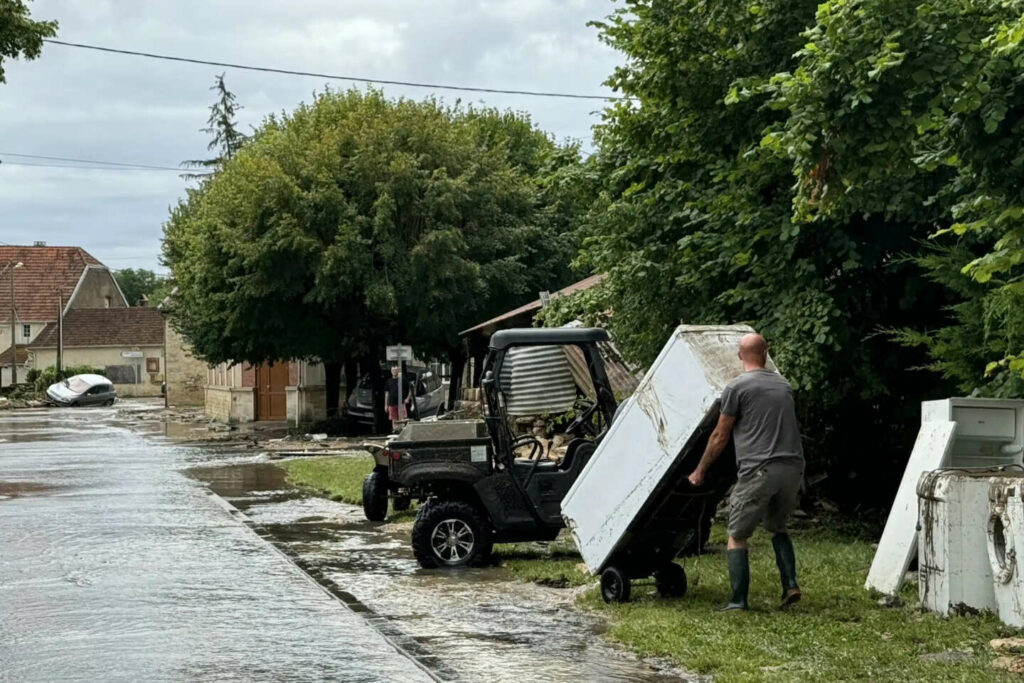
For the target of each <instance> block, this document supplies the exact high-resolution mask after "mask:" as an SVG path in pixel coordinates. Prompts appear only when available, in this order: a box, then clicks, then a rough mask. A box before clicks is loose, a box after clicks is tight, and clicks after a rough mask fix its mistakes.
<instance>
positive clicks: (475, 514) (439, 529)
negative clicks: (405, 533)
mask: <svg viewBox="0 0 1024 683" xmlns="http://www.w3.org/2000/svg"><path fill="white" fill-rule="evenodd" d="M492 546H493V541H492V540H491V525H490V523H489V522H488V520H487V519H486V517H485V516H484V515H483V514H482V513H481V512H480V511H479V510H477V508H475V507H474V506H473V505H470V504H469V503H466V502H463V501H458V500H449V501H444V502H440V503H429V504H427V505H425V506H423V507H422V508H420V511H419V514H418V515H416V523H415V524H413V527H412V551H413V554H415V555H416V561H417V562H419V563H420V566H421V567H427V568H450V567H473V566H479V565H481V564H483V563H485V562H486V561H487V560H488V558H489V557H490V556H491V547H492Z"/></svg>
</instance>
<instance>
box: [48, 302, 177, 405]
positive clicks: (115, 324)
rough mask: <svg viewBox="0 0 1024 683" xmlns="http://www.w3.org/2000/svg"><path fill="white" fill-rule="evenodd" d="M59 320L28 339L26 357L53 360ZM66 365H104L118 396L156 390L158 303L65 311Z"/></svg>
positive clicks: (160, 360)
mask: <svg viewBox="0 0 1024 683" xmlns="http://www.w3.org/2000/svg"><path fill="white" fill-rule="evenodd" d="M58 334H60V333H59V331H58V326H57V323H56V322H53V323H48V324H47V325H46V327H44V328H43V329H42V331H41V332H40V333H39V334H38V335H37V336H36V338H35V339H34V340H33V341H32V342H31V343H30V344H29V345H28V351H29V355H30V360H29V363H30V365H31V366H32V367H34V368H36V369H39V370H42V369H44V368H47V367H49V366H51V365H56V363H57V343H58ZM63 341H64V343H63V353H64V359H63V364H64V367H72V366H77V365H89V366H91V367H94V368H99V369H102V370H103V371H104V372H105V374H106V376H107V377H109V378H110V380H111V381H112V382H113V383H114V386H116V387H117V393H118V395H120V396H160V394H161V385H162V384H163V381H164V357H163V356H164V318H163V315H161V313H160V311H159V310H157V309H156V308H147V307H140V306H136V307H132V308H80V309H74V310H71V311H68V312H67V313H65V314H64V329H63Z"/></svg>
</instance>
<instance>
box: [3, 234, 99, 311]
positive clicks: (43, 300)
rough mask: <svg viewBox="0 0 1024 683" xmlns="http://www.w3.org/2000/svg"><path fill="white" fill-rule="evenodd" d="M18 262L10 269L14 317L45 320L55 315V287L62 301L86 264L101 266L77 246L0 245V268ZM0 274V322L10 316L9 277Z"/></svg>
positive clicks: (8, 274)
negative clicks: (62, 293)
mask: <svg viewBox="0 0 1024 683" xmlns="http://www.w3.org/2000/svg"><path fill="white" fill-rule="evenodd" d="M18 262H21V264H22V266H21V267H20V268H18V269H16V270H14V271H13V275H14V300H15V305H16V307H17V313H18V320H24V321H25V322H45V321H47V320H54V319H55V318H56V317H57V294H56V289H57V288H58V287H59V288H60V289H62V290H63V291H64V297H65V300H66V299H67V297H68V296H70V295H71V292H72V291H73V290H74V289H75V285H77V284H78V280H79V279H80V278H81V277H82V272H83V271H84V270H85V268H86V266H90V265H95V266H103V264H102V263H100V262H99V261H97V260H96V259H95V258H93V257H92V256H91V255H90V254H89V252H87V251H85V250H84V249H82V248H81V247H7V246H0V270H3V269H4V267H5V266H7V265H8V264H13V263H18ZM11 274H12V271H10V270H8V271H6V272H4V274H3V275H0V321H3V320H7V321H10V319H11V282H10V280H9V278H10V277H11Z"/></svg>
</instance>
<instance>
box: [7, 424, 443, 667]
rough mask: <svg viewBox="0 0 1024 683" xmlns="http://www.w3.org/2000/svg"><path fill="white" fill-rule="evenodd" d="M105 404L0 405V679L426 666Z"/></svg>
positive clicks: (181, 455)
mask: <svg viewBox="0 0 1024 683" xmlns="http://www.w3.org/2000/svg"><path fill="white" fill-rule="evenodd" d="M203 458H204V455H203V454H202V453H201V452H198V451H197V450H196V449H176V448H169V447H166V446H154V445H152V444H150V443H148V442H147V441H146V440H145V439H144V438H143V437H142V436H140V435H138V434H134V433H132V432H129V431H127V430H126V429H123V428H120V427H118V426H117V425H116V423H115V421H114V411H113V410H111V409H85V410H52V411H46V410H39V411H10V412H0V680H2V681H19V682H20V681H101V680H102V681H315V680H342V681H385V680H386V681H417V680H429V677H428V676H427V675H425V674H424V673H423V671H422V670H421V669H420V668H419V667H418V666H417V665H416V664H415V663H414V662H412V661H411V660H410V659H409V658H408V657H407V656H405V655H403V654H402V653H401V652H399V651H398V650H397V649H396V648H395V647H393V646H392V645H391V644H390V643H389V642H388V641H387V640H385V638H384V637H383V636H382V635H381V634H380V633H379V632H378V631H377V630H375V629H374V628H372V627H371V625H370V624H369V623H368V622H367V621H366V620H365V619H364V618H363V617H361V616H359V615H358V614H356V613H354V612H352V611H351V610H349V609H347V608H346V607H345V606H343V605H341V604H340V603H339V602H338V601H337V599H335V598H334V597H332V596H330V595H329V594H328V593H327V592H325V591H324V590H323V589H322V588H321V587H320V586H318V585H317V584H315V583H313V582H312V581H311V580H310V579H309V577H308V576H306V575H305V574H303V573H302V572H301V571H299V570H298V569H297V568H296V566H295V565H294V564H292V563H291V562H289V561H288V560H287V559H286V558H285V557H283V556H281V555H280V554H279V553H277V552H275V551H274V550H273V549H272V548H271V547H269V546H268V545H267V544H266V542H265V541H264V540H262V539H261V538H259V537H258V536H257V535H255V534H254V533H253V532H252V530H250V529H249V528H248V527H246V526H245V525H242V524H240V523H238V521H237V520H236V519H234V518H232V517H231V516H230V515H229V514H227V513H225V511H224V509H223V508H222V507H220V506H219V505H218V504H217V502H216V500H215V499H214V498H212V497H211V496H210V495H209V494H208V493H207V491H206V489H205V487H204V486H202V485H201V484H200V483H198V482H196V481H194V480H192V479H190V478H188V477H186V476H185V475H183V474H182V473H181V472H180V470H181V469H182V468H183V467H187V466H189V465H191V464H199V463H200V462H201V461H202V460H203Z"/></svg>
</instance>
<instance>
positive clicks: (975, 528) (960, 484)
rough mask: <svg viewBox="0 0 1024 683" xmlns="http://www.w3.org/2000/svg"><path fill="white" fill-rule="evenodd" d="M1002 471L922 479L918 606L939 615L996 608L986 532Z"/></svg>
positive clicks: (942, 473)
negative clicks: (991, 495)
mask: <svg viewBox="0 0 1024 683" xmlns="http://www.w3.org/2000/svg"><path fill="white" fill-rule="evenodd" d="M1004 474H1005V472H1004V471H1003V470H1001V469H992V468H977V469H974V468H972V469H949V470H933V471H930V472H925V473H924V474H922V475H921V478H920V480H919V481H918V486H917V495H918V525H917V529H918V542H917V548H918V580H919V583H918V593H919V596H920V599H921V605H922V607H924V608H926V609H929V610H931V611H934V612H938V613H940V614H944V615H948V614H951V613H954V614H955V613H962V612H963V611H964V609H965V608H969V609H975V610H986V609H987V610H992V611H995V609H996V599H995V593H994V590H993V578H992V577H993V572H992V563H991V562H990V561H989V552H988V549H987V545H988V541H987V535H986V533H985V531H986V529H987V528H988V524H989V517H990V514H989V508H990V506H989V492H990V489H991V488H992V486H993V483H994V482H997V481H1001V479H1000V477H1001V476H1002V475H1004Z"/></svg>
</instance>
